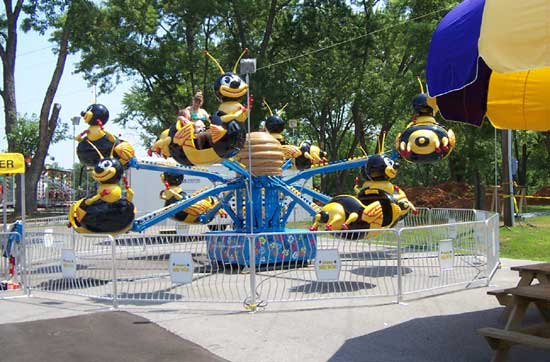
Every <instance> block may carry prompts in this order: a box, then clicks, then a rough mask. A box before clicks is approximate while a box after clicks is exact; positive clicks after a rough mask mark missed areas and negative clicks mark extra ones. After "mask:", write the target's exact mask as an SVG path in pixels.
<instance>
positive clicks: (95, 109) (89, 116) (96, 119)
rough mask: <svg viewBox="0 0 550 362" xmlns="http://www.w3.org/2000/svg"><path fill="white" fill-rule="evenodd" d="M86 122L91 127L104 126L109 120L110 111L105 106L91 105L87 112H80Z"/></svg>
mask: <svg viewBox="0 0 550 362" xmlns="http://www.w3.org/2000/svg"><path fill="white" fill-rule="evenodd" d="M80 115H81V116H82V118H84V122H86V123H88V124H89V125H91V126H95V125H98V124H100V123H101V124H102V125H104V124H105V123H107V121H108V120H109V110H108V109H107V107H105V106H104V105H103V104H91V105H89V106H88V108H86V110H85V111H83V112H80Z"/></svg>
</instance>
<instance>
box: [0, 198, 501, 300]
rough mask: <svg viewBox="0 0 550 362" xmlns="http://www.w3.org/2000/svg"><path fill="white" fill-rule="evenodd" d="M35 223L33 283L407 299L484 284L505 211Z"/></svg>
mask: <svg viewBox="0 0 550 362" xmlns="http://www.w3.org/2000/svg"><path fill="white" fill-rule="evenodd" d="M28 224H29V225H27V229H26V230H27V231H26V233H25V240H24V242H23V243H22V246H23V247H24V248H23V249H22V250H24V252H22V254H21V255H20V257H19V258H20V259H21V261H20V262H19V263H18V269H19V270H18V272H19V276H20V277H21V280H22V282H23V284H24V287H25V288H26V290H28V291H29V292H32V291H44V292H51V293H63V294H72V295H79V296H85V297H89V298H94V299H102V300H109V301H112V302H113V303H114V304H115V305H116V304H117V303H119V302H122V303H127V302H168V301H182V302H183V301H189V302H219V303H243V302H244V303H245V304H247V305H250V306H251V307H252V308H254V307H256V306H258V305H261V304H262V302H287V301H309V300H311V301H313V300H320V299H338V298H371V297H389V298H391V300H395V301H399V300H401V299H402V298H405V297H407V296H410V295H413V294H415V293H433V292H434V291H440V290H446V289H447V288H454V289H456V288H462V287H473V286H481V285H487V284H488V282H489V280H490V278H491V277H492V275H493V273H494V271H495V270H496V268H497V266H498V261H499V260H498V215H497V214H494V213H491V212H484V211H476V210H454V209H421V210H419V213H418V214H417V215H411V216H409V217H407V218H406V219H404V221H402V222H400V223H399V224H398V225H397V226H396V227H395V228H392V229H380V230H358V231H357V230H356V231H339V232H316V233H311V232H309V231H306V230H304V231H303V232H292V233H290V232H288V233H260V234H236V233H231V232H216V233H207V232H206V231H208V229H207V228H206V227H205V226H203V225H199V226H195V225H192V226H191V228H190V229H189V230H183V229H181V228H179V229H178V225H177V224H171V223H167V224H166V225H164V226H160V227H158V230H155V231H156V232H155V233H153V232H152V231H151V230H149V231H148V232H146V233H143V234H137V233H130V234H124V235H119V236H117V237H116V238H113V237H111V236H110V235H81V234H76V233H73V232H70V231H65V230H66V229H61V228H60V227H61V226H63V224H64V221H61V220H59V219H55V220H54V219H51V220H50V223H48V222H44V221H40V223H36V222H34V221H31V222H29V223H28ZM163 230H167V231H166V232H163ZM182 230H183V233H182ZM2 237H3V238H6V239H7V234H6V235H4V236H2ZM0 240H3V239H1V238H0ZM2 245H3V244H2ZM5 259H6V258H2V259H0V272H2V271H3V270H4V269H5V268H6V265H5ZM2 263H4V264H2ZM1 293H2V292H0V297H1V296H2V295H3V294H1Z"/></svg>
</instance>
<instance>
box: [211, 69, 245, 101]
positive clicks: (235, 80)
mask: <svg viewBox="0 0 550 362" xmlns="http://www.w3.org/2000/svg"><path fill="white" fill-rule="evenodd" d="M247 90H248V84H246V83H245V81H244V80H242V79H241V77H239V76H238V75H237V74H235V73H231V72H227V73H225V74H223V75H222V76H220V77H219V78H218V80H216V83H214V91H215V92H216V95H217V96H218V97H219V98H221V99H228V100H231V99H234V100H237V99H239V98H241V97H243V96H244V95H245V94H246V91H247Z"/></svg>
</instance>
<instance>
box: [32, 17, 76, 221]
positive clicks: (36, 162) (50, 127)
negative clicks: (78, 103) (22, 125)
mask: <svg viewBox="0 0 550 362" xmlns="http://www.w3.org/2000/svg"><path fill="white" fill-rule="evenodd" d="M70 13H71V9H70V8H69V10H68V12H67V20H66V21H65V25H64V26H63V31H62V33H61V37H60V39H59V52H58V54H57V62H56V65H55V69H54V71H53V75H52V79H51V80H50V84H49V85H48V89H47V90H46V95H45V96H44V101H43V102H42V107H41V109H40V120H39V122H40V124H39V132H40V141H39V143H38V147H37V150H36V154H35V155H34V157H33V159H32V162H31V165H30V167H29V168H28V170H27V177H26V178H25V189H26V190H25V191H26V194H25V203H26V206H27V212H28V213H31V214H32V213H33V212H35V211H36V209H37V197H36V196H37V186H38V182H39V181H40V176H41V174H42V170H43V168H44V163H45V161H46V156H47V154H48V149H49V147H50V143H51V140H52V137H53V135H54V132H55V129H56V127H57V120H58V119H59V112H60V111H61V105H60V104H58V103H56V104H54V105H53V108H52V103H53V99H54V97H55V93H56V92H57V88H58V86H59V82H60V81H61V76H62V75H63V71H64V69H65V62H66V60H67V55H68V46H69V31H70Z"/></svg>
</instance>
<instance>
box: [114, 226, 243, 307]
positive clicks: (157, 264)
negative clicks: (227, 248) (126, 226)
mask: <svg viewBox="0 0 550 362" xmlns="http://www.w3.org/2000/svg"><path fill="white" fill-rule="evenodd" d="M216 235H217V237H220V238H222V237H224V236H226V234H216ZM231 238H232V240H234V242H235V243H236V244H242V245H244V244H245V243H247V238H246V236H244V235H238V234H232V235H231ZM115 242H116V247H115V249H116V252H115V266H116V272H117V290H118V299H119V300H121V301H132V300H134V301H138V300H139V301H157V302H162V301H192V302H213V301H214V302H222V303H223V302H239V303H242V302H244V301H245V299H246V298H247V297H248V296H249V295H250V291H249V290H250V288H249V281H248V280H249V275H248V272H247V270H246V269H245V268H244V266H239V265H236V264H231V263H227V264H225V263H221V262H220V263H218V262H217V261H215V260H214V259H211V258H210V257H209V255H208V245H207V241H206V239H205V236H204V235H197V234H188V235H146V236H139V235H135V236H132V235H126V236H121V237H118V238H117V239H116V241H115Z"/></svg>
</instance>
